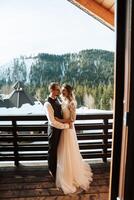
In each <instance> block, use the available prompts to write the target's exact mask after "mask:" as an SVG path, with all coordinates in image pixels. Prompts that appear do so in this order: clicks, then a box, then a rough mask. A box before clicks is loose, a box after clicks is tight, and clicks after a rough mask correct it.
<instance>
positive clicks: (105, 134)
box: [103, 119, 108, 162]
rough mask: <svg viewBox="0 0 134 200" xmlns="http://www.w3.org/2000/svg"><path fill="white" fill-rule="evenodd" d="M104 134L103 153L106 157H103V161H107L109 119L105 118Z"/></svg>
mask: <svg viewBox="0 0 134 200" xmlns="http://www.w3.org/2000/svg"><path fill="white" fill-rule="evenodd" d="M103 134H104V138H103V144H104V147H103V153H104V157H103V162H107V147H108V119H104V129H103Z"/></svg>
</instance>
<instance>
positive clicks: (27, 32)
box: [0, 0, 115, 63]
mask: <svg viewBox="0 0 134 200" xmlns="http://www.w3.org/2000/svg"><path fill="white" fill-rule="evenodd" d="M114 48H115V33H114V32H113V31H112V30H110V29H109V28H107V27H106V26H104V25H103V24H101V23H100V22H98V21H96V20H95V19H93V18H92V17H90V16H89V15H88V14H86V13H85V12H83V11H82V10H80V9H79V8H77V7H76V6H74V5H73V4H71V3H70V2H68V1H67V0H0V63H2V62H6V61H8V60H9V59H12V58H14V57H18V56H20V55H30V54H37V53H41V52H42V53H43V52H44V53H53V54H64V53H70V52H79V51H80V50H83V49H105V50H110V51H114Z"/></svg>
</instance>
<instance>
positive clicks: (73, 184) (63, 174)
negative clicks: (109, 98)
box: [56, 84, 92, 194]
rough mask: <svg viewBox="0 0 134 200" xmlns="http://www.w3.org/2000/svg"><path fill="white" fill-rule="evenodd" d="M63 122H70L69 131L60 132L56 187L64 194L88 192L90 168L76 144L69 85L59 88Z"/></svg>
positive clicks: (72, 100)
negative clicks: (81, 190)
mask: <svg viewBox="0 0 134 200" xmlns="http://www.w3.org/2000/svg"><path fill="white" fill-rule="evenodd" d="M61 93H62V111H63V118H64V119H63V120H62V119H58V118H56V120H58V121H60V122H64V121H65V122H66V120H70V119H71V121H72V125H71V128H70V129H64V130H62V133H61V136H60V141H59V145H58V150H57V173H56V186H57V187H58V188H61V189H62V190H63V192H64V194H69V193H74V192H76V191H77V189H78V188H82V189H84V190H88V188H89V186H90V183H91V181H92V172H91V169H90V166H89V165H88V164H87V163H86V162H84V161H83V159H82V156H81V154H80V151H79V146H78V143H77V136H76V131H75V128H74V124H73V122H74V121H75V119H76V104H77V103H76V100H75V97H74V95H73V89H72V87H71V86H70V85H67V84H64V85H63V86H62V88H61Z"/></svg>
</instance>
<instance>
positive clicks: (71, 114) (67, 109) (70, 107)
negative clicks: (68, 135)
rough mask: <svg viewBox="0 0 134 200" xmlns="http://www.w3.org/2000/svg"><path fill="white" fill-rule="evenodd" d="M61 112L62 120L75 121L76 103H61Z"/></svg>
mask: <svg viewBox="0 0 134 200" xmlns="http://www.w3.org/2000/svg"><path fill="white" fill-rule="evenodd" d="M62 111H63V118H64V119H69V118H71V120H72V121H75V119H76V101H74V100H73V101H71V102H68V101H63V102H62Z"/></svg>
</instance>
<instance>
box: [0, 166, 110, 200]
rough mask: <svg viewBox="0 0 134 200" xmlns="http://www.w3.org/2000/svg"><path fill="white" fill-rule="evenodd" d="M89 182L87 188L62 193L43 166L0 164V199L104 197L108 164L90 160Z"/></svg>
mask: <svg viewBox="0 0 134 200" xmlns="http://www.w3.org/2000/svg"><path fill="white" fill-rule="evenodd" d="M91 168H92V171H93V182H92V183H91V186H90V188H89V190H88V191H83V190H78V191H77V192H76V193H74V194H72V195H64V194H63V192H62V191H61V190H59V189H57V188H56V187H55V183H54V182H53V179H52V177H51V176H50V175H49V173H48V170H47V168H46V167H43V166H38V167H36V166H30V167H25V166H20V167H18V168H16V167H0V199H1V200H108V192H109V172H110V164H109V163H108V164H105V163H94V164H91Z"/></svg>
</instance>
